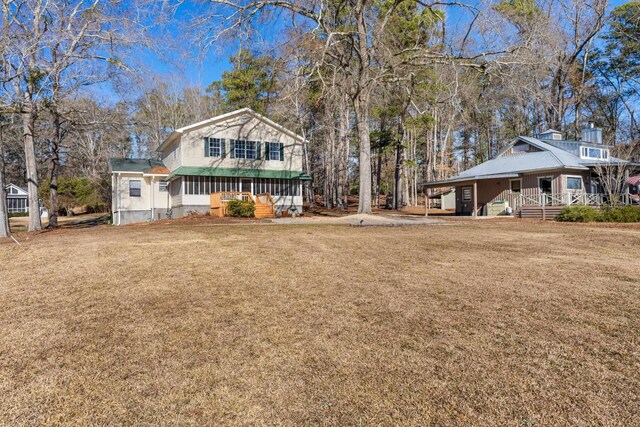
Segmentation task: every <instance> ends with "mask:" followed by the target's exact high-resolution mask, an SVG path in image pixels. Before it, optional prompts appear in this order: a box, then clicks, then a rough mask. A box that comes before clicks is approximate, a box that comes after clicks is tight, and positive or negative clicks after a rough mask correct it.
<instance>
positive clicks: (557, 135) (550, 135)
mask: <svg viewBox="0 0 640 427" xmlns="http://www.w3.org/2000/svg"><path fill="white" fill-rule="evenodd" d="M539 138H540V139H551V140H553V141H562V132H560V131H557V130H555V129H547V130H545V131H544V132H542V133H541V134H540V136H539Z"/></svg>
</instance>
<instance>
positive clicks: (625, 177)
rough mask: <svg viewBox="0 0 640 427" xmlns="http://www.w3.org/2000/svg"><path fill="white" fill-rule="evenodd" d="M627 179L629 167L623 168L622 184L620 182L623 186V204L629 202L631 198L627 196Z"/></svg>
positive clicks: (628, 203)
mask: <svg viewBox="0 0 640 427" xmlns="http://www.w3.org/2000/svg"><path fill="white" fill-rule="evenodd" d="M628 179H629V169H628V168H627V169H625V170H624V184H622V185H623V186H624V204H625V205H630V204H631V200H630V197H629V184H628V183H627V180H628Z"/></svg>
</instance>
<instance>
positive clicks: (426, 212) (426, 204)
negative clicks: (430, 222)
mask: <svg viewBox="0 0 640 427" xmlns="http://www.w3.org/2000/svg"><path fill="white" fill-rule="evenodd" d="M424 216H429V196H428V194H427V190H426V189H425V190H424Z"/></svg>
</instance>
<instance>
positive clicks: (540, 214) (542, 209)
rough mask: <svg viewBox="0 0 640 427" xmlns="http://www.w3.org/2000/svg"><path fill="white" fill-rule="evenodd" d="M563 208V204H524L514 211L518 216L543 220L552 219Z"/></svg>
mask: <svg viewBox="0 0 640 427" xmlns="http://www.w3.org/2000/svg"><path fill="white" fill-rule="evenodd" d="M562 209H564V206H563V205H553V206H551V205H549V206H536V205H524V206H521V207H520V208H519V209H518V210H517V211H516V212H515V214H516V216H517V217H518V218H527V219H541V220H543V221H550V220H553V219H554V218H555V217H556V216H558V214H559V213H560V211H562Z"/></svg>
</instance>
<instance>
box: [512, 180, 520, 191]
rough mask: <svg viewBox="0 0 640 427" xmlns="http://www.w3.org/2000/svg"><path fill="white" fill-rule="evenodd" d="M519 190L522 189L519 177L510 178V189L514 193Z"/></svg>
mask: <svg viewBox="0 0 640 427" xmlns="http://www.w3.org/2000/svg"><path fill="white" fill-rule="evenodd" d="M520 190H522V181H520V180H519V179H512V180H511V191H513V192H514V193H519V192H520Z"/></svg>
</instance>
